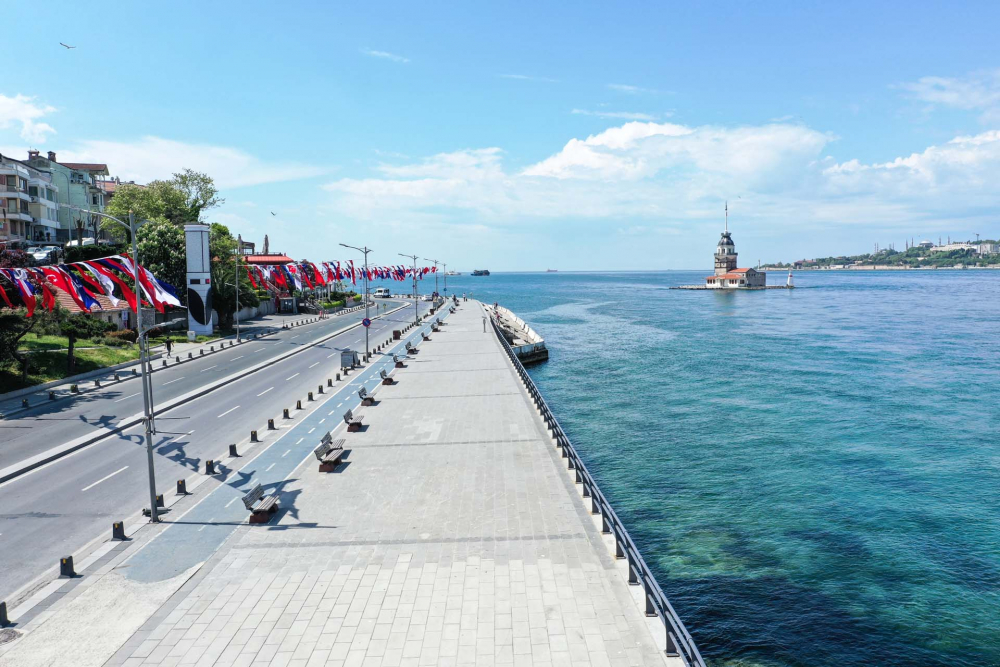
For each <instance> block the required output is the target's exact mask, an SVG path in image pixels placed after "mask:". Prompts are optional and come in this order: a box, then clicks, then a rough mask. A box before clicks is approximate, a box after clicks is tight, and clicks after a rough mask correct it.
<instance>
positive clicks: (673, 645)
mask: <svg viewBox="0 0 1000 667" xmlns="http://www.w3.org/2000/svg"><path fill="white" fill-rule="evenodd" d="M666 628H667V657H669V658H676V657H677V656H679V655H680V654H681V653H680V651H678V650H677V639H676V638H675V637H674V633H672V632H670V625H669V624H667V626H666Z"/></svg>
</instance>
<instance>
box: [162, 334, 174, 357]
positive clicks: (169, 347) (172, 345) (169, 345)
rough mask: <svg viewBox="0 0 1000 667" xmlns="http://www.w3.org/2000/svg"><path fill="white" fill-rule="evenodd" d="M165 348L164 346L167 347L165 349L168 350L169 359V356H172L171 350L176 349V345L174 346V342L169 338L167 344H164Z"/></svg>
mask: <svg viewBox="0 0 1000 667" xmlns="http://www.w3.org/2000/svg"><path fill="white" fill-rule="evenodd" d="M163 346H164V347H165V348H166V349H167V356H168V357H169V356H170V350H172V349H173V347H174V344H173V341H171V340H170V339H169V338H168V339H167V342H165V343H164V344H163Z"/></svg>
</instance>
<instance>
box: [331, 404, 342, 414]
mask: <svg viewBox="0 0 1000 667" xmlns="http://www.w3.org/2000/svg"><path fill="white" fill-rule="evenodd" d="M340 405H343V403H341V404H340ZM340 405H338V406H337V407H338V408H339V407H340ZM333 412H334V411H333V410H330V412H329V414H331V415H332V414H333Z"/></svg>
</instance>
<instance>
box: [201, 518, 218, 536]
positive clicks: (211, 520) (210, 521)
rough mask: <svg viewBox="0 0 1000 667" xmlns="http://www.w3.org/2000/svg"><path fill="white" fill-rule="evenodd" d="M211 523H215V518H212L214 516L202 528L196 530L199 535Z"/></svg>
mask: <svg viewBox="0 0 1000 667" xmlns="http://www.w3.org/2000/svg"><path fill="white" fill-rule="evenodd" d="M213 521H215V517H214V516H213V517H212V518H211V519H209V520H208V521H207V522H206V523H205V525H204V526H202V527H201V528H199V529H198V532H199V533H200V532H201V531H203V530H205V529H206V528H208V524H210V523H212V522H213Z"/></svg>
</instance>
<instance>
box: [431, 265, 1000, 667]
mask: <svg viewBox="0 0 1000 667" xmlns="http://www.w3.org/2000/svg"><path fill="white" fill-rule="evenodd" d="M707 273H709V272H708V271H700V272H658V273H553V274H494V275H492V276H490V277H485V278H473V277H471V276H468V275H466V276H461V277H456V278H449V280H448V288H449V292H450V293H454V292H458V294H459V295H461V293H462V292H463V291H473V293H474V294H473V295H474V296H475V297H476V298H478V299H481V300H483V301H486V302H492V301H499V302H500V303H501V304H502V305H505V306H508V307H510V308H511V309H512V310H514V311H515V312H516V313H517V314H519V315H520V316H522V317H523V318H524V319H525V320H527V321H528V322H529V323H530V324H531V325H532V326H533V327H534V328H535V329H536V330H537V331H538V332H539V333H541V334H542V335H543V336H544V337H545V339H546V342H547V344H548V347H549V350H550V354H551V357H550V359H549V361H548V362H547V363H545V364H543V365H540V366H536V367H534V368H533V369H532V370H531V374H532V376H533V377H534V379H535V381H536V382H537V383H538V385H539V387H540V388H541V390H542V392H543V393H544V394H545V397H546V400H547V401H548V402H549V404H550V406H551V407H552V408H553V410H554V411H555V412H556V414H557V416H558V417H559V419H560V421H561V422H562V424H563V426H564V428H566V430H567V431H568V433H569V435H570V438H571V439H572V440H573V442H574V444H575V445H576V447H577V448H578V449H579V450H580V452H581V454H582V455H583V456H584V458H585V460H586V461H587V464H588V467H589V468H590V469H591V471H592V472H593V473H594V474H595V476H596V477H597V479H598V481H599V484H600V485H601V488H602V489H603V490H604V492H605V493H606V494H607V495H608V496H609V497H610V498H611V499H612V501H613V503H614V506H615V509H616V510H617V511H618V513H619V514H620V515H621V517H622V518H623V520H624V521H625V522H626V525H627V526H628V528H629V531H630V532H631V534H632V536H633V538H634V539H635V540H636V542H637V543H638V544H639V547H640V549H641V550H642V553H643V555H644V556H645V558H646V560H647V561H648V563H649V564H650V566H651V567H653V568H654V569H655V570H656V571H657V578H658V579H659V581H660V584H661V586H662V587H663V589H664V591H665V592H666V593H667V595H668V596H669V597H670V599H671V601H672V602H673V604H674V606H675V607H676V608H677V610H678V612H679V613H680V615H681V617H682V618H683V619H684V620H685V622H686V624H687V626H688V628H689V629H690V630H691V632H692V634H693V635H694V636H695V639H696V640H697V641H698V644H699V647H700V648H701V650H702V652H703V653H704V654H705V656H706V659H707V660H708V661H709V662H710V663H711V664H713V665H810V666H812V665H868V666H871V665H950V666H955V665H1000V272H992V271H936V272H934V271H928V272H916V271H911V272H906V273H902V272H899V273H897V272H864V273H850V274H849V273H843V272H823V273H818V272H816V273H809V272H806V273H799V274H797V275H796V284H797V285H798V287H799V288H798V289H795V290H769V291H766V292H761V291H758V292H744V293H735V294H734V293H711V292H690V291H678V290H670V289H668V288H669V287H670V286H672V285H680V284H690V283H695V282H702V281H703V279H704V276H705V275H707ZM770 277H771V281H772V283H774V282H777V284H783V283H784V275H783V274H781V275H779V274H774V273H772V274H771V276H770ZM425 285H426V282H425V283H424V286H425Z"/></svg>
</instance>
